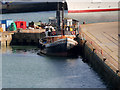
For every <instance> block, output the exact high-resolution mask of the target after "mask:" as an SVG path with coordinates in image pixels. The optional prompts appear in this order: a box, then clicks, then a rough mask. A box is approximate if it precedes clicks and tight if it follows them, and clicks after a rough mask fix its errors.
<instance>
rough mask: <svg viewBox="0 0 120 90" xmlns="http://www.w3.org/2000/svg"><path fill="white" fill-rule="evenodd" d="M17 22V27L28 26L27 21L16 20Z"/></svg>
mask: <svg viewBox="0 0 120 90" xmlns="http://www.w3.org/2000/svg"><path fill="white" fill-rule="evenodd" d="M15 24H16V26H17V28H22V29H26V28H27V25H26V21H15Z"/></svg>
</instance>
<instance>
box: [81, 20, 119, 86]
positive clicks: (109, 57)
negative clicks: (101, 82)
mask: <svg viewBox="0 0 120 90" xmlns="http://www.w3.org/2000/svg"><path fill="white" fill-rule="evenodd" d="M118 27H119V26H118V22H107V23H94V24H83V25H81V26H80V28H81V29H80V30H81V36H82V37H83V40H85V41H86V43H85V44H84V58H86V59H88V60H89V62H90V63H91V64H92V66H93V67H94V68H95V69H96V71H98V72H99V73H100V74H102V76H104V77H105V78H106V80H107V81H108V82H109V83H111V84H112V85H113V86H114V87H119V88H120V60H119V58H120V56H119V54H118V49H119V47H118V46H119V43H120V42H118V39H119V34H118Z"/></svg>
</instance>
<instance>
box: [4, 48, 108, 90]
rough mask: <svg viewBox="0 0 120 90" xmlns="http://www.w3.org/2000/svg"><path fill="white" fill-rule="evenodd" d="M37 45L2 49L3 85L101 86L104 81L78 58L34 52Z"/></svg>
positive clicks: (42, 86)
mask: <svg viewBox="0 0 120 90" xmlns="http://www.w3.org/2000/svg"><path fill="white" fill-rule="evenodd" d="M37 52H38V50H37V48H36V47H30V46H13V47H8V48H6V49H5V48H4V49H3V54H2V85H3V88H105V87H106V86H105V84H104V83H103V81H102V80H101V79H100V77H99V76H98V74H97V73H96V72H95V71H93V70H92V68H91V67H90V66H88V65H87V64H86V63H84V62H83V61H82V59H81V57H78V58H65V57H64V58H60V57H47V56H39V55H37Z"/></svg>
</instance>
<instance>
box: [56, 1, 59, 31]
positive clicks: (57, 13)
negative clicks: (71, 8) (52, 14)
mask: <svg viewBox="0 0 120 90" xmlns="http://www.w3.org/2000/svg"><path fill="white" fill-rule="evenodd" d="M56 19H57V31H60V7H59V2H58V4H57V11H56Z"/></svg>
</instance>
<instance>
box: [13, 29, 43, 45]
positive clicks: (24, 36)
mask: <svg viewBox="0 0 120 90" xmlns="http://www.w3.org/2000/svg"><path fill="white" fill-rule="evenodd" d="M44 32H45V30H44V29H41V30H40V29H34V30H20V31H15V32H14V34H13V35H12V41H11V45H38V44H39V40H40V39H41V38H43V37H45V33H44Z"/></svg>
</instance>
